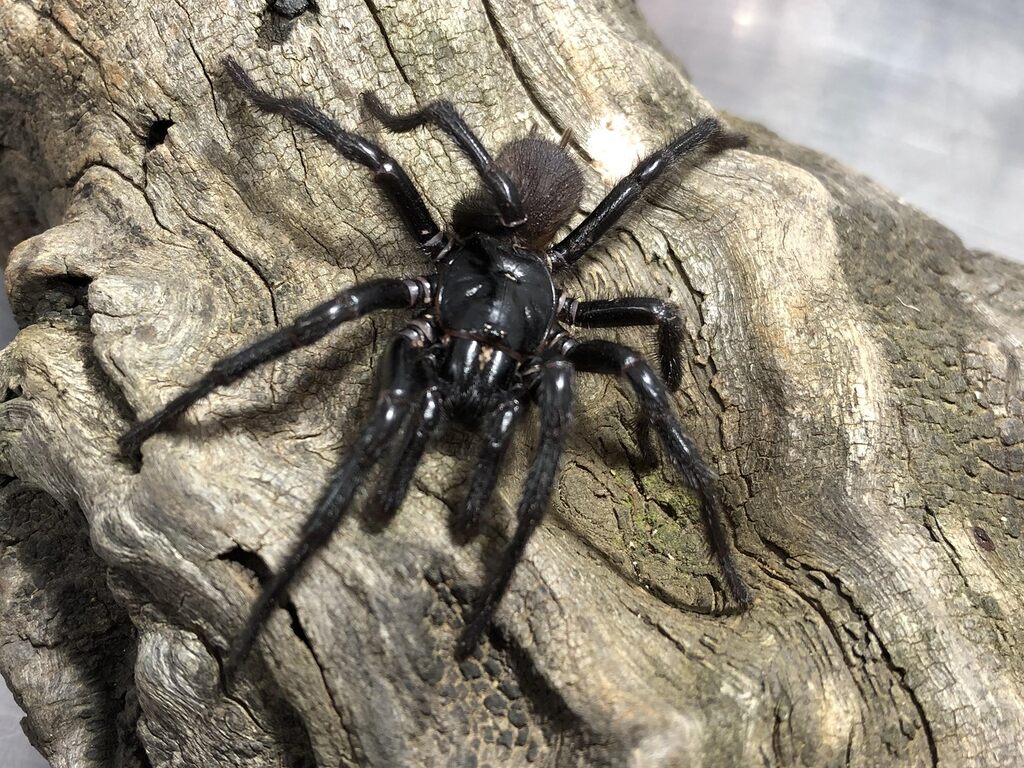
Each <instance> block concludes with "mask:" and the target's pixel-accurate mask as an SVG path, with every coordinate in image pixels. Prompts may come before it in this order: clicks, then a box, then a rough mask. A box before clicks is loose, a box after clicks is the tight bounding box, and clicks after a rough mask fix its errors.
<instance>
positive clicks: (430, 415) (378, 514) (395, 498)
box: [366, 388, 442, 531]
mask: <svg viewBox="0 0 1024 768" xmlns="http://www.w3.org/2000/svg"><path fill="white" fill-rule="evenodd" d="M441 415H442V413H441V397H440V393H439V391H438V390H437V388H431V389H428V390H427V391H426V392H425V393H424V395H423V400H422V401H421V403H420V406H419V408H418V412H416V413H414V414H413V415H412V418H413V420H414V422H415V424H414V425H413V428H412V429H409V431H408V432H407V434H406V437H405V440H404V441H403V443H402V444H401V446H400V447H399V450H398V452H397V454H396V457H395V461H393V462H390V463H389V464H388V465H386V466H385V468H384V471H385V473H386V474H385V475H383V476H382V478H381V482H380V484H379V486H378V487H377V490H376V491H375V492H374V495H373V498H372V499H371V500H370V502H369V503H368V505H367V512H366V521H367V524H368V528H369V529H370V530H372V531H378V530H381V529H383V528H385V527H386V526H387V525H388V523H390V522H391V519H392V518H393V517H394V516H395V513H396V512H397V511H398V508H399V507H400V506H402V502H403V501H405V497H406V494H407V493H408V492H409V484H410V483H411V482H412V477H413V474H415V472H416V467H417V466H418V465H419V463H420V459H422V458H423V452H424V451H425V450H426V448H427V444H428V443H429V442H430V438H431V437H433V435H434V433H435V432H437V429H438V427H439V426H440V424H441Z"/></svg>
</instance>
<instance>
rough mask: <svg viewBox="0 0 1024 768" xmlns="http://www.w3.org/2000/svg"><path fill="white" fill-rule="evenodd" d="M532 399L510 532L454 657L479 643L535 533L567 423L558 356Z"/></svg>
mask: <svg viewBox="0 0 1024 768" xmlns="http://www.w3.org/2000/svg"><path fill="white" fill-rule="evenodd" d="M534 396H535V398H536V399H537V401H538V403H539V405H540V443H539V444H538V446H537V453H536V455H535V456H534V459H533V464H532V465H531V466H530V471H529V474H528V475H527V476H526V483H525V485H524V486H523V497H522V499H521V500H520V502H519V508H518V510H517V511H516V519H517V521H518V522H517V524H516V530H515V533H514V534H513V535H512V540H511V541H510V542H509V544H508V546H507V547H506V548H505V552H504V553H503V554H502V556H501V561H500V563H499V564H498V567H497V569H496V571H495V573H494V575H493V577H492V578H491V581H490V583H489V584H488V585H487V586H486V587H485V588H484V589H483V591H482V592H481V594H480V598H479V599H478V601H477V604H476V606H475V607H474V609H473V613H472V617H471V618H470V619H469V621H468V622H467V623H466V627H465V629H464V630H463V632H462V635H461V636H460V637H459V642H458V646H457V647H456V654H457V655H458V656H459V657H460V658H463V657H465V656H467V655H469V654H470V653H472V651H473V649H474V648H475V647H476V646H477V644H478V643H479V642H480V636H481V635H482V634H483V632H484V630H485V629H486V628H487V625H488V624H490V621H491V617H492V616H493V615H494V611H495V609H496V608H497V607H498V604H499V603H500V602H501V598H502V597H503V596H504V595H505V592H506V590H507V589H508V585H509V582H510V581H511V580H512V574H513V573H514V572H515V569H516V565H518V564H519V561H520V560H521V559H522V557H523V552H524V551H525V550H526V545H527V543H528V542H529V540H530V536H532V535H533V532H534V531H535V530H537V526H538V525H540V521H541V520H542V519H543V518H544V513H545V511H546V510H547V506H548V498H549V497H550V496H551V487H552V485H553V484H554V481H555V474H556V472H557V471H558V464H559V460H560V459H561V457H562V449H563V448H564V446H565V438H566V436H567V435H568V432H569V424H570V422H571V421H572V398H573V368H572V365H571V364H570V363H569V362H568V361H567V360H566V359H565V358H564V357H561V356H556V355H551V356H549V357H547V358H546V359H545V360H544V361H543V362H542V363H541V366H540V372H539V374H538V379H537V383H536V387H535V389H534Z"/></svg>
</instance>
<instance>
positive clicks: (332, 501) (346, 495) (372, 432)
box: [224, 334, 425, 681]
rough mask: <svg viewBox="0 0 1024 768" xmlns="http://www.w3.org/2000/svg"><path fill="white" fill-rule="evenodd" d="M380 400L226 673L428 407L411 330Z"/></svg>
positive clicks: (387, 360)
mask: <svg viewBox="0 0 1024 768" xmlns="http://www.w3.org/2000/svg"><path fill="white" fill-rule="evenodd" d="M378 370H379V371H380V378H379V382H380V384H379V386H378V393H377V403H376V407H375V408H374V412H373V415H372V416H371V417H370V419H369V421H368V423H367V424H366V426H365V427H364V428H363V432H362V434H361V435H360V436H359V439H358V440H357V441H356V443H355V444H354V445H353V446H352V447H351V448H350V449H349V452H348V454H347V455H346V456H345V458H344V459H342V461H341V462H340V463H339V464H338V465H337V467H336V468H335V470H334V473H333V475H332V477H331V481H330V483H329V484H328V485H327V488H326V489H325V490H324V492H323V494H322V495H321V496H320V500H319V502H318V503H317V505H316V508H315V509H314V510H313V513H312V514H311V515H310V516H309V518H308V519H307V520H306V522H305V524H304V525H303V526H302V529H301V530H300V531H299V535H298V539H297V540H296V542H295V544H294V545H293V546H292V549H291V551H290V552H289V553H288V554H287V556H286V557H285V559H284V562H283V563H282V564H281V567H280V569H279V570H278V571H277V573H275V574H274V576H273V577H272V578H271V579H270V581H269V582H268V583H267V584H266V585H264V587H263V591H262V592H261V593H260V596H259V598H258V599H257V600H256V603H255V604H254V605H253V607H252V610H251V611H250V613H249V618H248V619H247V620H246V622H245V627H244V628H243V629H242V631H241V632H240V633H239V635H238V637H237V638H236V640H235V642H234V644H233V645H232V647H231V650H230V653H229V654H228V658H227V660H226V661H225V663H224V678H225V680H228V681H230V680H231V679H232V677H233V675H234V673H235V671H236V670H237V669H238V666H239V664H241V662H242V661H243V660H244V659H245V657H246V655H247V654H248V652H249V649H250V648H251V647H252V644H253V642H254V641H255V639H256V636H257V634H258V633H259V631H260V627H262V626H263V623H264V622H265V621H266V619H267V616H268V615H269V614H270V611H271V610H272V609H273V607H274V605H276V604H277V601H278V600H279V599H280V597H281V596H282V595H283V594H284V592H285V590H287V588H288V585H289V584H290V583H291V582H292V580H293V579H294V578H295V576H296V575H297V574H298V572H299V570H300V569H301V568H302V566H303V564H304V563H305V562H306V561H307V560H308V559H309V557H310V556H311V555H312V554H313V553H314V552H316V551H317V550H318V549H320V548H321V547H322V546H323V545H324V544H325V543H327V540H328V539H329V538H330V536H331V534H332V533H333V532H334V530H335V529H336V528H337V527H338V524H339V523H340V522H341V519H342V517H343V516H344V514H345V512H346V511H347V510H348V508H349V505H350V504H351V503H352V499H353V497H354V496H355V495H356V492H357V491H358V490H359V488H360V487H361V486H362V484H363V482H364V480H365V479H366V476H367V474H368V473H369V471H370V470H371V469H372V467H373V465H374V464H375V463H376V462H377V460H378V459H379V458H380V456H381V454H383V453H384V451H385V450H386V448H387V447H388V445H390V444H391V442H392V441H393V440H395V439H396V437H397V436H398V435H399V434H400V431H401V428H402V425H403V424H404V423H405V422H406V419H407V418H408V417H409V415H410V413H411V412H412V411H413V409H414V408H416V407H423V405H424V404H425V403H424V399H423V394H424V387H425V376H424V370H423V353H422V348H421V347H420V345H419V344H418V342H417V341H416V340H415V339H414V337H412V336H411V335H401V334H400V335H398V336H396V337H395V338H394V339H393V340H392V341H391V344H390V346H389V347H388V350H387V352H385V355H384V358H383V360H382V361H381V364H380V366H379V369H378Z"/></svg>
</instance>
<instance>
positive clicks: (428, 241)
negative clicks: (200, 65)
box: [224, 56, 450, 259]
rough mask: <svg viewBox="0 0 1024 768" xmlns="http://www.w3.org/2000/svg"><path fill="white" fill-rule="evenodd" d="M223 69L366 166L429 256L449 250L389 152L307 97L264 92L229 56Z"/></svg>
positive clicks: (252, 94)
mask: <svg viewBox="0 0 1024 768" xmlns="http://www.w3.org/2000/svg"><path fill="white" fill-rule="evenodd" d="M224 68H225V69H226V70H227V73H228V74H229V75H230V76H231V79H232V80H234V82H235V85H236V86H238V88H240V89H241V90H242V91H243V92H244V93H245V95H246V96H248V97H249V99H250V101H252V103H253V104H255V105H256V106H257V107H258V108H259V109H261V110H263V111H264V112H271V113H274V114H279V115H284V116H285V117H287V118H288V119H290V120H294V121H295V122H296V123H299V124H300V125H304V126H305V127H306V128H308V129H309V130H311V131H312V132H313V133H315V134H316V135H317V136H319V137H320V138H322V139H323V140H325V141H326V142H327V143H328V144H330V145H331V146H332V147H334V148H335V149H336V150H338V152H340V153H341V155H342V156H343V157H345V158H346V159H348V160H351V161H352V162H354V163H359V164H360V165H363V166H365V167H367V168H369V169H370V170H371V171H372V172H373V177H374V181H376V182H377V183H378V184H380V185H381V186H382V187H384V189H385V191H386V192H387V194H388V195H389V196H390V197H391V200H392V202H394V204H395V207H396V208H398V210H399V212H400V213H401V214H402V216H403V217H404V218H405V221H406V224H408V226H409V229H410V230H411V231H412V234H413V236H414V237H415V238H416V240H417V242H418V243H419V244H420V247H421V248H422V249H423V250H424V252H425V253H426V254H427V256H428V257H430V258H433V259H437V258H440V256H441V255H443V254H444V253H445V252H446V251H447V250H448V247H449V245H450V244H449V241H448V238H447V237H446V236H445V234H444V233H443V232H441V230H440V229H439V228H438V226H437V223H436V222H435V221H434V217H433V216H431V215H430V211H429V210H427V206H426V203H424V202H423V196H422V195H421V194H420V192H419V190H418V189H416V186H415V185H414V184H413V183H412V180H411V179H410V178H409V175H408V174H407V173H406V172H405V170H404V169H403V168H402V166H401V165H399V164H398V161H397V160H395V159H394V158H393V157H391V155H389V154H388V153H387V152H385V151H384V150H383V149H381V148H380V147H379V146H377V145H376V144H374V143H373V142H372V141H370V140H369V139H365V138H363V137H362V136H359V135H358V134H355V133H351V132H349V131H346V130H345V129H343V128H342V127H341V126H340V125H338V124H337V123H336V122H334V120H332V119H331V118H329V117H328V116H327V115H325V114H324V113H323V112H321V111H320V110H319V109H317V108H316V107H314V106H313V105H312V104H311V103H310V102H309V101H307V100H306V99H301V98H296V97H278V96H274V95H272V94H270V93H268V92H267V91H264V90H263V89H261V88H260V87H259V86H257V85H256V83H255V82H254V81H253V79H252V77H251V76H250V75H249V73H248V72H246V71H245V70H244V69H242V66H241V65H240V64H239V63H238V62H237V61H235V59H233V58H231V57H230V56H229V57H228V58H226V59H224Z"/></svg>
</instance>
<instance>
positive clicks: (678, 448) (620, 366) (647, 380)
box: [568, 341, 752, 608]
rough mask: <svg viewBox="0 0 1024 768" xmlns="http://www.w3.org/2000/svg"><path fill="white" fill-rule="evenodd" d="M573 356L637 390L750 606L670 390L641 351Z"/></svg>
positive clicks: (578, 350) (582, 348) (594, 347)
mask: <svg viewBox="0 0 1024 768" xmlns="http://www.w3.org/2000/svg"><path fill="white" fill-rule="evenodd" d="M568 358H569V360H570V361H571V362H572V363H573V365H575V366H576V369H577V370H579V371H581V372H583V371H586V372H590V373H606V374H608V373H610V374H617V375H620V376H623V377H625V378H626V380H627V381H628V382H629V384H630V385H631V386H632V388H633V392H634V393H635V394H636V397H637V399H638V400H639V401H640V407H641V409H642V410H643V416H642V418H644V419H645V420H646V421H647V422H648V424H649V426H650V428H651V429H653V430H654V432H655V433H657V435H658V437H659V438H660V439H661V443H662V446H663V447H664V448H665V452H666V453H668V456H669V459H670V460H671V462H672V465H673V466H674V467H675V469H676V471H678V472H679V474H681V475H682V476H683V479H684V480H685V481H686V483H687V485H689V486H690V487H691V488H693V490H694V491H696V493H697V497H698V499H699V501H700V506H701V511H702V512H703V514H704V522H705V525H706V526H707V531H708V536H709V538H710V539H711V546H712V548H713V550H714V553H715V557H716V558H717V559H718V563H719V566H720V567H721V569H722V573H724V574H725V580H726V583H727V584H728V587H729V592H730V593H731V594H732V597H733V599H734V600H735V601H736V603H737V604H738V606H739V607H740V608H746V607H747V606H749V605H750V603H751V601H752V597H751V594H750V589H749V588H748V587H747V585H746V584H745V583H744V581H743V579H742V577H741V576H740V574H739V571H738V570H737V569H736V563H735V562H734V561H733V557H732V553H731V551H730V550H729V543H728V540H727V539H726V535H725V527H724V526H723V524H722V512H721V509H720V508H719V505H718V496H717V494H716V492H715V487H714V475H713V474H712V472H711V468H710V467H708V465H707V464H706V463H705V462H704V460H703V459H702V458H701V456H700V454H699V453H698V451H697V446H696V445H694V443H693V441H692V440H691V439H690V438H689V437H688V436H687V435H686V433H685V432H684V431H683V427H682V425H681V424H680V423H679V420H678V419H677V418H676V416H675V414H674V413H673V412H672V406H671V403H670V401H669V395H668V392H667V391H666V389H665V385H664V384H662V382H661V380H660V379H659V378H658V376H657V374H655V373H654V370H653V369H652V368H651V366H650V365H649V364H648V363H647V361H646V360H644V359H643V357H641V356H640V354H639V353H638V352H635V351H634V350H632V349H630V348H629V347H624V346H622V345H621V344H615V343H612V342H610V341H584V342H580V343H579V344H578V345H577V346H575V347H573V348H572V349H571V350H570V351H569V352H568Z"/></svg>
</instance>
